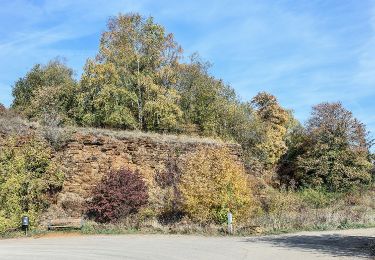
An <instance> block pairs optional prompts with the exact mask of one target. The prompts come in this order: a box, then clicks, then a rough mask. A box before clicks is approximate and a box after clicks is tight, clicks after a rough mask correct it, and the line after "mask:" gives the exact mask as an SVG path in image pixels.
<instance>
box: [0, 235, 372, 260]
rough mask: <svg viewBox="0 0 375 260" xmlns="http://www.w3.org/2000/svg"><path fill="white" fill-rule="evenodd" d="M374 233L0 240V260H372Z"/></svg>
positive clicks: (74, 237)
mask: <svg viewBox="0 0 375 260" xmlns="http://www.w3.org/2000/svg"><path fill="white" fill-rule="evenodd" d="M372 243H375V229H363V230H346V231H336V232H303V233H296V234H289V235H282V236H267V237H257V238H246V237H202V236H181V235H121V236H71V237H49V238H46V237H45V238H37V239H35V238H25V239H9V240H0V259H1V260H4V259H12V260H13V259H22V260H24V259H27V260H32V259H38V260H44V259H48V260H59V259H73V260H75V259H105V260H107V259H108V260H111V259H163V260H172V259H173V260H175V259H176V260H177V259H178V260H179V259H194V260H196V259H208V260H210V259H212V260H220V259H225V260H229V259H256V260H258V259H259V260H262V259H279V260H282V259H296V260H297V259H298V260H300V259H302V260H309V259H320V260H324V259H366V258H367V259H375V258H373V257H371V256H370V255H371V254H370V250H368V247H369V245H370V244H372Z"/></svg>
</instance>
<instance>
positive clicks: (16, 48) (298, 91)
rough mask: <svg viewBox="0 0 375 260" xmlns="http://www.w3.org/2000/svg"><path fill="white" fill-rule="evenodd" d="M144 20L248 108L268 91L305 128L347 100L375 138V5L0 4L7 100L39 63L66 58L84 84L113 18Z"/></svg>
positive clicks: (309, 0)
mask: <svg viewBox="0 0 375 260" xmlns="http://www.w3.org/2000/svg"><path fill="white" fill-rule="evenodd" d="M120 12H122V13H127V12H139V13H141V14H143V15H146V16H148V15H151V16H153V17H155V20H156V21H157V22H158V23H161V24H163V25H164V26H165V27H166V28H167V30H168V31H169V32H173V33H174V35H175V37H176V39H177V41H178V42H179V43H180V44H181V45H182V46H183V48H184V50H185V54H186V55H189V54H191V53H193V52H195V51H197V52H199V53H200V54H201V55H202V56H203V58H205V59H207V60H209V61H211V62H212V63H213V64H214V66H213V68H212V73H213V74H214V75H215V76H217V77H219V78H222V79H223V80H224V81H225V82H227V83H229V84H231V85H232V86H233V87H234V88H235V89H236V90H237V92H238V93H239V95H240V96H241V97H242V99H243V100H249V99H250V98H251V97H253V96H254V95H255V94H256V93H257V92H259V91H262V90H265V91H269V92H271V93H273V94H275V95H276V96H277V97H278V98H279V100H280V102H281V104H282V105H283V106H285V107H287V108H290V109H293V110H294V111H295V115H296V116H297V118H298V119H300V120H301V121H302V122H303V121H305V120H306V118H307V117H308V115H309V113H310V111H311V106H312V105H314V104H317V103H319V102H322V101H342V102H343V104H344V105H345V106H346V107H347V108H349V109H351V110H352V111H353V112H354V114H355V116H357V117H358V118H359V119H360V120H362V121H363V122H365V123H366V124H367V126H368V128H369V130H371V131H372V132H373V133H375V113H374V112H375V102H373V101H374V99H375V1H373V0H299V1H295V0H294V1H287V0H257V1H255V0H254V1H251V0H237V1H233V0H232V1H230V0H221V1H210V0H208V1H207V0H206V1H202V0H201V1H195V0H192V1H172V0H159V1H155V0H145V1H142V0H138V1H136V0H135V1H131V0H82V1H79V0H65V1H63V0H50V1H43V0H29V1H26V0H12V1H11V0H0V61H1V62H0V102H1V103H4V104H5V105H7V106H9V105H10V104H11V102H12V97H11V86H12V84H13V83H14V81H15V80H17V78H19V77H22V76H23V75H24V74H25V73H26V72H27V71H28V70H29V69H30V68H31V67H32V66H33V64H35V63H45V62H47V61H48V60H49V59H51V58H54V57H57V56H61V57H65V58H66V59H67V63H68V65H69V66H71V67H73V68H74V70H75V71H76V74H77V77H79V76H80V74H81V71H82V67H83V65H84V63H85V61H86V59H87V58H88V57H93V56H94V55H95V53H96V51H97V47H98V42H99V37H100V34H101V32H102V31H103V30H104V29H105V25H106V21H107V18H108V17H109V16H113V15H116V14H118V13H120Z"/></svg>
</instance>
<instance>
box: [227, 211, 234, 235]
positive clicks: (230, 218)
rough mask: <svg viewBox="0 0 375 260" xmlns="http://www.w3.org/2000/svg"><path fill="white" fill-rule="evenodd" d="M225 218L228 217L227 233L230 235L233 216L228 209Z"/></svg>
mask: <svg viewBox="0 0 375 260" xmlns="http://www.w3.org/2000/svg"><path fill="white" fill-rule="evenodd" d="M227 219H228V234H230V235H232V234H233V216H232V213H231V212H230V211H229V212H228V214H227Z"/></svg>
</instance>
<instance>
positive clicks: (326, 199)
mask: <svg viewBox="0 0 375 260" xmlns="http://www.w3.org/2000/svg"><path fill="white" fill-rule="evenodd" d="M299 196H300V198H301V199H302V201H303V202H305V203H306V204H307V205H308V207H311V208H324V207H327V206H329V205H331V204H332V203H333V202H334V201H335V199H336V198H337V197H338V196H339V194H338V193H332V192H331V193H330V192H326V191H324V190H314V189H304V190H303V191H301V192H299Z"/></svg>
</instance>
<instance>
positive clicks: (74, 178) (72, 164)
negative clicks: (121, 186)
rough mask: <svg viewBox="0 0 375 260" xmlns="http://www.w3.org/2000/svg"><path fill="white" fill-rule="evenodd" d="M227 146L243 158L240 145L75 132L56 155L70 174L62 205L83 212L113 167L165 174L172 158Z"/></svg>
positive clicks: (72, 212)
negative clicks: (87, 202) (97, 185)
mask: <svg viewBox="0 0 375 260" xmlns="http://www.w3.org/2000/svg"><path fill="white" fill-rule="evenodd" d="M223 146H225V147H227V149H228V150H229V151H230V153H231V154H232V155H233V157H234V158H237V159H238V160H239V161H241V148H240V146H239V145H237V144H225V143H222V142H219V141H214V140H209V139H200V138H192V137H183V136H182V137H181V136H171V135H160V134H145V133H137V132H123V131H122V132H113V131H106V130H93V129H92V130H88V129H82V130H80V131H75V133H74V134H73V135H72V136H71V138H70V139H69V140H68V141H67V143H66V145H65V147H64V148H63V149H62V150H60V151H59V152H57V153H56V155H55V158H54V159H55V160H57V161H58V163H59V164H60V165H61V167H62V169H63V171H64V172H65V175H66V179H65V183H64V187H63V190H62V192H61V194H60V195H59V197H58V201H57V205H58V208H61V209H64V211H65V213H67V214H68V215H80V214H81V211H82V207H83V204H84V202H85V201H86V200H87V199H89V197H90V194H91V191H92V189H93V188H94V187H95V185H96V184H97V183H98V182H100V180H101V179H102V177H103V175H104V174H105V173H106V172H108V171H110V170H116V169H120V168H122V167H129V168H133V169H140V170H141V171H145V172H148V174H151V175H153V176H155V175H158V174H161V175H165V174H168V173H166V172H167V164H168V163H170V162H171V161H181V160H179V158H184V156H185V155H186V154H188V153H191V152H194V151H196V150H197V149H201V148H211V149H215V148H219V147H223ZM182 161H183V160H182ZM180 163H181V162H180Z"/></svg>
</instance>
